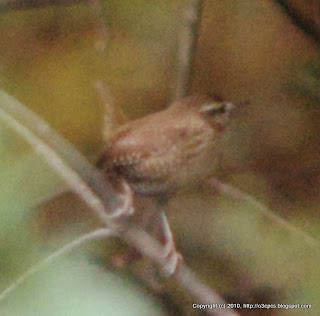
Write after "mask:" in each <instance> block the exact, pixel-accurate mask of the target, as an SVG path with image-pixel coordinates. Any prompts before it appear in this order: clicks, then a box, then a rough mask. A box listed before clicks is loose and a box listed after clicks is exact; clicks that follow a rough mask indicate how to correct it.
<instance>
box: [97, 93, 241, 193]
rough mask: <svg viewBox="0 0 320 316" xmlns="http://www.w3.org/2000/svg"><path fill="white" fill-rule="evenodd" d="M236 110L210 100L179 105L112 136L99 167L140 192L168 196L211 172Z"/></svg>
mask: <svg viewBox="0 0 320 316" xmlns="http://www.w3.org/2000/svg"><path fill="white" fill-rule="evenodd" d="M234 107H235V106H234V105H233V104H232V103H228V102H220V101H214V100H213V99H212V98H210V97H208V96H191V97H187V98H184V99H182V100H179V101H176V102H174V103H172V105H171V106H169V107H168V108H167V109H165V110H163V111H160V112H157V113H154V114H150V115H148V116H145V117H143V118H141V119H137V120H134V121H131V122H128V123H126V124H124V125H122V126H121V127H119V128H117V129H116V130H115V131H114V132H112V133H111V135H110V136H109V137H108V139H106V147H105V149H104V152H103V155H102V157H101V159H100V162H99V165H100V167H102V169H103V170H104V171H105V172H106V173H107V174H108V175H115V178H119V176H120V178H124V179H125V180H126V181H127V182H128V184H129V185H130V187H131V188H132V189H133V190H134V191H135V192H136V193H138V194H142V195H154V196H158V197H161V196H168V195H170V193H173V192H175V191H177V190H178V189H180V188H182V187H184V186H187V185H190V184H193V183H196V182H199V181H200V180H203V179H204V178H206V177H208V176H210V175H211V174H212V172H213V170H214V167H215V162H216V160H217V157H218V156H219V140H220V138H221V134H222V132H223V131H224V130H225V128H226V126H227V123H228V121H229V114H230V112H231V110H232V109H233V108H234Z"/></svg>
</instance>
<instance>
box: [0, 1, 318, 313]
mask: <svg viewBox="0 0 320 316" xmlns="http://www.w3.org/2000/svg"><path fill="white" fill-rule="evenodd" d="M189 2H190V1H186V0H171V1H169V0H164V1H154V0H151V1H150V0H149V1H147V0H131V1H129V0H117V1H115V0H106V1H101V2H99V3H100V5H101V8H99V9H98V10H97V9H95V7H94V5H92V4H90V3H91V2H90V1H89V2H87V1H81V0H77V1H73V0H70V1H63V0H60V1H52V0H51V1H49V0H46V1H36V0H33V1H22V0H13V1H10V0H9V1H3V2H0V87H1V88H2V89H3V90H5V91H6V92H7V93H9V94H11V95H12V96H14V97H15V98H17V99H18V100H19V101H20V102H22V103H23V104H25V105H26V106H28V107H29V108H30V109H32V110H34V111H35V112H36V113H37V114H39V115H40V116H41V117H42V118H44V119H45V120H46V121H47V122H49V123H50V124H51V125H52V126H53V127H54V128H55V129H56V130H57V131H58V132H59V133H61V134H62V135H63V136H64V137H66V138H67V139H68V140H69V141H71V142H72V143H73V144H74V145H75V146H76V147H77V148H78V149H79V150H80V151H81V152H82V153H83V154H84V155H85V156H87V157H88V158H89V159H91V161H94V160H95V158H96V156H97V155H98V154H99V152H101V149H102V146H103V139H102V135H103V133H102V128H103V124H104V115H105V108H104V104H103V102H102V100H101V98H100V96H99V94H98V93H97V91H96V89H95V87H94V84H95V82H96V81H97V80H103V81H104V82H105V83H106V86H107V88H108V90H109V91H110V92H111V94H112V97H113V100H114V105H115V107H117V108H119V109H121V110H122V111H123V112H124V113H125V114H126V115H127V116H128V118H129V119H135V118H138V117H142V116H144V115H146V114H149V113H152V112H155V111H157V110H160V109H163V108H165V107H167V106H168V104H169V103H170V101H171V100H172V96H173V94H174V90H175V87H176V80H177V71H178V68H177V65H178V63H177V58H178V57H177V56H178V45H179V34H180V33H179V31H180V30H181V28H182V26H183V12H184V10H185V8H186V7H187V6H188V5H190V4H189ZM93 3H94V2H93ZM319 7H320V5H319V4H317V1H308V2H300V1H280V0H279V1H276V0H262V1H254V0H244V1H232V0H225V1H221V0H211V1H204V3H203V8H202V14H201V20H200V25H199V32H198V38H197V49H196V51H195V54H194V56H193V59H192V71H191V86H190V91H189V93H188V94H199V93H211V94H215V95H217V96H220V97H222V98H223V99H226V100H230V101H242V100H249V101H250V105H249V106H247V107H246V108H245V109H243V110H241V111H239V112H238V113H237V116H236V117H235V119H234V121H233V122H232V124H231V126H230V128H229V130H228V133H227V135H226V137H225V140H224V142H223V146H222V148H221V152H222V159H221V161H220V165H219V168H217V173H216V176H217V178H219V179H220V180H221V181H223V182H225V183H228V184H230V185H232V186H233V187H236V188H240V189H241V190H243V191H245V192H247V193H248V194H249V195H250V196H251V197H254V198H256V199H257V200H259V201H260V202H262V203H263V204H265V205H266V206H268V207H269V208H270V209H272V210H273V212H274V213H275V214H277V215H279V216H281V217H282V218H284V219H285V220H286V221H288V222H289V223H291V224H293V225H295V226H296V227H298V228H299V229H300V230H302V231H304V232H306V233H307V234H309V235H310V236H312V237H314V238H316V239H319V238H320V233H319V228H320V220H319V216H320V210H319V205H320V192H319V185H320V168H319V166H320V133H319V123H320V109H319V100H320V94H319V91H320V90H319V86H320V58H319V49H320V31H319V30H320V27H319V21H320V9H319ZM97 13H98V14H97ZM101 21H104V22H103V23H106V28H105V34H102V33H101V25H100V23H101ZM100 36H102V37H101V38H100ZM99 41H102V43H104V44H105V45H106V47H105V49H99ZM0 102H1V99H0ZM0 157H1V158H0V174H1V178H0V209H1V212H0V217H1V219H0V249H1V250H0V251H1V256H0V271H1V273H0V284H1V288H4V287H5V286H6V285H8V284H10V282H11V281H12V280H13V279H15V278H16V277H17V276H18V275H20V274H21V273H22V272H23V271H25V269H26V268H27V267H29V266H30V265H32V264H34V263H35V262H37V259H39V258H40V257H42V256H43V255H44V254H45V253H50V251H53V250H54V249H56V247H57V246H58V245H62V244H63V243H64V242H66V240H69V239H70V238H75V237H76V236H77V235H79V233H82V232H84V231H87V230H89V229H90V227H92V226H93V225H95V221H94V220H93V219H91V216H90V213H89V212H87V210H85V207H84V206H83V205H82V204H81V203H80V202H79V201H78V200H77V198H76V197H75V196H73V195H72V194H66V195H64V196H63V197H61V196H60V197H59V198H56V197H54V192H55V191H56V188H57V187H60V186H61V185H62V184H61V179H59V177H58V176H57V175H55V173H54V172H53V171H52V170H51V169H50V167H48V166H47V165H46V164H45V163H44V161H42V158H41V157H39V156H37V155H36V154H35V153H34V151H33V149H32V148H30V147H29V146H27V145H26V144H25V142H24V141H23V140H22V139H21V138H19V137H18V136H16V135H15V133H14V132H13V131H12V130H10V129H9V128H7V127H6V126H4V125H0ZM167 214H168V217H169V221H170V223H171V224H172V228H173V231H174V233H175V235H176V239H177V244H178V249H179V250H180V251H181V253H182V254H183V255H184V257H185V260H186V263H187V264H189V265H190V266H191V267H192V268H193V269H194V270H195V271H196V272H197V273H198V274H199V276H200V278H201V279H202V280H204V281H205V282H206V283H208V284H210V285H212V286H213V287H214V288H215V289H216V290H217V291H218V292H219V293H221V294H222V295H223V296H224V297H225V298H226V299H227V300H228V301H229V302H231V303H238V302H240V303H275V304H278V303H284V304H297V303H299V304H312V305H313V308H312V309H309V310H301V309H294V310H289V311H288V310H280V309H276V310H252V311H248V310H242V311H240V312H241V313H242V315H319V313H320V308H319V306H317V305H319V297H320V285H319V284H320V270H319V265H318V262H319V259H320V253H319V247H314V246H312V245H310V243H308V242H307V241H306V239H305V238H303V237H302V236H301V235H300V234H299V233H292V232H289V231H288V230H287V229H286V228H285V227H284V226H283V225H281V224H279V223H277V222H275V221H273V220H270V218H268V217H266V216H265V215H263V214H261V212H260V211H259V210H258V209H257V208H256V207H255V205H254V204H253V203H250V201H246V202H244V201H239V200H236V199H233V198H232V197H230V196H226V195H222V194H217V193H216V192H215V191H214V190H212V188H210V187H209V186H206V185H204V186H203V188H202V190H200V191H199V192H188V194H186V193H185V192H182V193H181V194H177V196H175V197H174V198H173V199H172V200H171V201H170V203H169V205H168V210H167ZM85 248H86V249H85V251H84V252H83V251H79V252H77V253H76V254H75V255H74V256H73V255H71V256H70V258H69V259H68V260H61V261H58V263H55V264H53V265H52V267H51V268H48V269H46V270H47V272H46V273H45V272H43V273H41V274H38V275H37V276H36V277H34V278H32V280H30V283H28V284H26V285H25V286H23V287H22V288H21V290H19V291H17V292H15V293H13V294H12V295H11V296H10V298H9V299H8V300H6V301H5V303H2V304H1V305H2V306H0V312H1V315H38V314H39V315H89V314H90V315H102V314H103V315H105V314H110V315H129V314H130V315H135V314H137V315H144V314H145V315H150V314H152V315H153V314H155V315H156V314H157V313H158V314H159V315H160V314H161V313H163V314H169V315H180V314H186V315H196V313H197V311H196V310H193V309H192V308H191V304H189V302H188V303H186V302H187V301H186V299H185V298H184V297H183V296H182V295H180V293H178V292H177V291H176V290H175V288H173V287H170V286H168V289H167V291H166V293H165V294H163V293H160V294H158V295H156V294H155V293H152V291H151V290H150V289H148V288H146V287H144V286H143V285H142V284H141V282H140V281H138V280H137V279H136V278H135V277H133V276H132V275H131V274H129V273H123V272H121V271H115V272H113V273H111V272H110V269H105V267H106V266H108V258H109V256H110V254H112V253H115V252H117V251H118V250H119V249H121V248H122V245H120V244H119V243H118V242H116V241H115V240H109V241H108V242H106V243H103V244H102V243H94V244H90V245H88V246H86V247H85ZM75 258H76V259H75ZM88 258H90V260H89V263H88ZM69 271H71V272H70V274H69ZM115 289H116V291H117V292H116V293H115ZM137 289H138V291H137ZM31 293H32V295H31ZM34 293H36V294H34ZM40 294H41V297H43V299H41V303H39V302H36V301H35V297H36V296H35V295H40ZM66 297H67V298H68V299H66ZM93 298H94V302H95V303H94V304H93V303H92V300H93ZM138 302H139V303H138ZM130 304H131V305H132V306H136V307H137V310H135V309H133V308H132V309H131V310H130V313H129V314H128V311H127V310H123V306H129V305H130ZM108 308H111V309H108ZM107 311H108V312H107Z"/></svg>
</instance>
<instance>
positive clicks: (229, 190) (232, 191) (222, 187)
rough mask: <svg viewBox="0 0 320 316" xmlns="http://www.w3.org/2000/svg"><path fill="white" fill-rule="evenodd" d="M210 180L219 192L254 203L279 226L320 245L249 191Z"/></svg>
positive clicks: (310, 243) (317, 245)
mask: <svg viewBox="0 0 320 316" xmlns="http://www.w3.org/2000/svg"><path fill="white" fill-rule="evenodd" d="M208 182H209V183H210V184H211V185H213V186H214V188H216V189H217V190H218V191H219V192H222V193H224V194H227V195H229V196H231V197H232V198H235V199H237V200H241V201H244V202H248V203H250V204H252V205H253V206H254V207H255V208H256V209H257V210H259V212H260V213H261V214H263V215H264V216H266V217H267V218H269V219H270V220H271V221H273V222H274V223H277V224H278V225H279V226H281V227H283V228H284V229H286V230H288V231H290V232H292V233H294V234H296V235H298V236H301V237H302V238H303V239H304V240H305V241H306V243H307V244H308V245H310V246H313V247H319V241H318V240H317V239H315V238H313V237H311V236H309V235H308V234H307V233H305V232H304V231H302V230H300V229H299V228H297V227H295V226H294V225H292V224H290V223H289V222H288V221H286V220H285V219H284V218H281V217H280V216H278V215H277V214H275V213H274V212H273V211H272V210H270V209H269V208H268V207H266V206H265V205H264V204H262V203H261V202H259V201H258V200H257V199H255V198H254V197H252V196H250V195H249V194H248V193H245V192H243V191H241V190H239V189H237V188H235V187H233V186H231V185H228V184H225V183H222V182H221V181H219V180H217V179H214V178H211V179H209V180H208Z"/></svg>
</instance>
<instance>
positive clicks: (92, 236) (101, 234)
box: [0, 228, 112, 302]
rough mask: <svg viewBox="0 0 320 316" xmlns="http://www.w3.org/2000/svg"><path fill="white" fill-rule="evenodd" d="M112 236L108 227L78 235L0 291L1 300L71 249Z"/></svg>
mask: <svg viewBox="0 0 320 316" xmlns="http://www.w3.org/2000/svg"><path fill="white" fill-rule="evenodd" d="M110 236H112V232H111V230H109V229H107V228H102V229H97V230H95V231H93V232H90V233H87V234H85V235H83V236H81V237H78V238H77V239H76V240H74V241H71V242H69V243H67V244H65V245H64V246H63V247H61V248H60V249H58V250H56V251H54V252H53V253H51V254H50V255H48V256H47V257H45V258H44V259H42V260H41V261H39V262H38V263H36V264H35V265H33V266H32V267H31V268H30V269H29V270H27V271H26V272H25V273H23V274H22V275H21V276H20V277H19V278H18V279H17V280H15V281H14V282H13V283H12V284H11V285H10V286H9V287H7V288H6V289H5V290H3V291H2V292H1V293H0V302H1V301H3V300H4V299H5V298H6V297H7V296H8V295H9V294H11V293H12V292H13V291H15V290H16V289H17V288H18V287H19V286H21V285H22V284H23V283H24V282H25V281H27V280H28V279H29V278H30V277H32V276H33V275H35V274H36V273H37V272H39V271H40V270H42V269H43V268H45V267H46V266H48V265H49V264H50V263H52V262H53V261H55V260H56V259H58V258H60V257H61V256H62V255H65V254H67V253H69V252H70V251H72V250H74V249H75V248H78V247H79V246H81V245H83V244H84V243H86V242H88V241H92V240H98V239H102V238H107V237H110Z"/></svg>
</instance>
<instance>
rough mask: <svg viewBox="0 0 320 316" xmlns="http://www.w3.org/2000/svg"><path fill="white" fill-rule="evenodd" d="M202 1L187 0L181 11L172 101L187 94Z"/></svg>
mask: <svg viewBox="0 0 320 316" xmlns="http://www.w3.org/2000/svg"><path fill="white" fill-rule="evenodd" d="M202 7H203V0H189V4H188V6H187V8H185V9H184V11H183V17H182V19H183V25H182V27H181V31H180V34H179V40H178V60H177V68H178V69H177V80H176V87H175V91H174V100H177V99H180V98H182V97H184V96H186V94H187V93H188V91H189V89H190V86H191V71H192V66H193V64H194V59H195V53H196V48H197V42H198V36H199V26H200V20H201V12H202Z"/></svg>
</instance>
